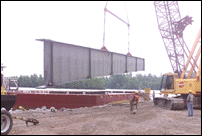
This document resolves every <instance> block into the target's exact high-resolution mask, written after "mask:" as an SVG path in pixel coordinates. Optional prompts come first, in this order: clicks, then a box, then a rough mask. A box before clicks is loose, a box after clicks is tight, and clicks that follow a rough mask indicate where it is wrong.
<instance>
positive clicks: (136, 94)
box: [130, 91, 139, 111]
mask: <svg viewBox="0 0 202 136" xmlns="http://www.w3.org/2000/svg"><path fill="white" fill-rule="evenodd" d="M138 101H139V96H138V91H136V92H135V95H134V97H133V99H132V100H131V101H130V109H131V111H133V106H134V105H136V110H137V105H138Z"/></svg>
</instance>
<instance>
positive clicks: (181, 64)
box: [154, 1, 201, 109]
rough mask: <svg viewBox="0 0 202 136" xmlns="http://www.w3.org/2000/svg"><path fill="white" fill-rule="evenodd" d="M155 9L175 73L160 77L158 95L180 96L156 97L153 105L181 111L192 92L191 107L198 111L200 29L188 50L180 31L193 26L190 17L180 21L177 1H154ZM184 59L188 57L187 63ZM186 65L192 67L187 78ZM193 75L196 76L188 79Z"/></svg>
mask: <svg viewBox="0 0 202 136" xmlns="http://www.w3.org/2000/svg"><path fill="white" fill-rule="evenodd" d="M154 6H155V11H156V17H157V22H158V28H159V31H160V33H161V37H162V39H163V42H164V45H165V48H166V52H167V55H168V57H169V60H170V63H171V66H172V69H173V71H174V73H168V74H164V75H163V77H162V82H161V86H160V92H161V93H162V94H166V95H168V94H181V96H176V97H172V98H169V97H166V95H165V97H156V98H155V99H154V104H155V105H161V106H165V107H168V108H170V109H183V108H185V105H186V104H185V101H186V97H187V95H188V93H189V90H192V93H193V94H194V95H195V96H196V98H197V100H196V101H195V103H194V107H198V108H201V62H199V66H198V65H197V61H198V59H199V56H200V55H201V44H200V41H201V40H200V38H201V28H200V30H199V32H198V35H197V37H196V40H195V42H194V44H193V47H192V49H191V51H190V50H189V48H188V47H187V45H186V43H185V41H184V39H183V31H184V30H185V28H186V26H187V25H189V24H192V22H193V20H192V17H189V16H185V17H184V18H182V19H181V16H180V12H179V6H178V2H177V1H155V2H154ZM199 44H200V45H199ZM197 45H198V46H199V47H198V51H197V54H196V56H195V58H193V53H194V51H196V50H197ZM185 58H187V61H186V64H185ZM189 65H191V69H190V71H189V74H188V76H185V74H186V72H188V71H187V68H188V66H189ZM197 69H198V70H197ZM193 72H194V73H193ZM192 75H196V76H194V77H193V78H191V76H192Z"/></svg>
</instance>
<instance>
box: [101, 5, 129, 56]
mask: <svg viewBox="0 0 202 136" xmlns="http://www.w3.org/2000/svg"><path fill="white" fill-rule="evenodd" d="M124 3H125V10H126V15H127V22H125V21H124V20H123V19H121V18H119V17H118V16H117V15H115V14H113V13H112V12H111V11H109V10H108V9H107V4H108V1H107V2H106V5H105V8H104V31H103V46H102V48H101V50H104V51H108V50H107V48H106V47H105V24H106V12H108V13H110V14H111V15H113V16H114V17H116V18H117V19H119V20H120V21H122V22H123V23H125V24H127V26H128V53H127V55H129V56H132V55H131V54H130V52H129V51H130V38H129V34H130V24H129V19H128V13H127V7H126V2H125V1H124Z"/></svg>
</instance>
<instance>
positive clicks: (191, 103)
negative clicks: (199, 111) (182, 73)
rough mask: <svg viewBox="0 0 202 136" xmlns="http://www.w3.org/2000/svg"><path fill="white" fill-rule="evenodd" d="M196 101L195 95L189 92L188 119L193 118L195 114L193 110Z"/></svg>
mask: <svg viewBox="0 0 202 136" xmlns="http://www.w3.org/2000/svg"><path fill="white" fill-rule="evenodd" d="M195 99H196V98H195V97H194V95H193V94H192V91H191V90H189V95H188V96H187V109H188V117H191V116H193V112H194V109H193V101H194V100H195Z"/></svg>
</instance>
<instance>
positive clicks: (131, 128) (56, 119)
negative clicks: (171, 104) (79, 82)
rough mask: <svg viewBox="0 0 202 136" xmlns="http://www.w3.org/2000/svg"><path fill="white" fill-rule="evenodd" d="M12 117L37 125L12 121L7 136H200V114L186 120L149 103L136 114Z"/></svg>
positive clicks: (93, 111) (109, 111)
mask: <svg viewBox="0 0 202 136" xmlns="http://www.w3.org/2000/svg"><path fill="white" fill-rule="evenodd" d="M12 115H14V116H18V117H24V118H25V117H26V118H35V119H37V120H39V122H40V123H39V124H38V125H33V123H29V126H26V124H25V121H22V120H17V119H14V121H13V123H14V125H13V128H12V130H11V132H10V133H9V135H201V110H194V116H193V117H188V116H187V115H188V113H187V110H186V109H185V110H183V111H182V110H180V111H179V110H176V111H175V110H168V109H164V108H161V107H158V106H156V105H153V103H152V102H148V101H147V102H142V103H139V107H138V111H137V113H136V114H131V113H130V110H129V105H128V104H124V105H116V106H112V105H105V106H100V107H98V106H97V107H89V108H77V109H72V110H70V109H68V110H64V111H57V112H55V113H54V112H50V111H49V112H48V111H36V110H34V111H22V112H18V113H17V112H14V113H12Z"/></svg>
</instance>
